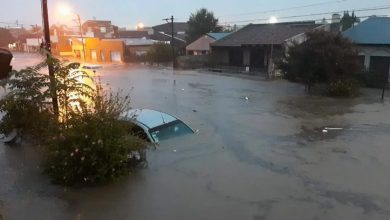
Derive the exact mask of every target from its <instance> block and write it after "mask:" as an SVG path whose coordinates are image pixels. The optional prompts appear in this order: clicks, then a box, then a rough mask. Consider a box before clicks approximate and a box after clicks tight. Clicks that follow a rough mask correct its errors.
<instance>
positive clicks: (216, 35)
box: [207, 32, 230, 40]
mask: <svg viewBox="0 0 390 220" xmlns="http://www.w3.org/2000/svg"><path fill="white" fill-rule="evenodd" d="M229 34H230V33H226V32H225V33H208V34H207V35H208V36H210V37H212V38H214V39H215V40H221V39H222V38H224V37H226V36H228V35H229Z"/></svg>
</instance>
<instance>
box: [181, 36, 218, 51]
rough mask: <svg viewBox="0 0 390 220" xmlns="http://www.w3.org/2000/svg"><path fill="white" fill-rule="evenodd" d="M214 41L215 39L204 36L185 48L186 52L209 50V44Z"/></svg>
mask: <svg viewBox="0 0 390 220" xmlns="http://www.w3.org/2000/svg"><path fill="white" fill-rule="evenodd" d="M214 41H215V38H213V37H210V36H209V35H208V34H206V35H203V36H202V37H200V38H199V39H197V40H196V41H194V42H192V43H191V44H189V45H188V46H187V47H186V50H210V43H213V42H214Z"/></svg>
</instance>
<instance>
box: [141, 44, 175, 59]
mask: <svg viewBox="0 0 390 220" xmlns="http://www.w3.org/2000/svg"><path fill="white" fill-rule="evenodd" d="M147 59H148V61H149V62H150V63H167V62H171V61H172V48H171V46H170V45H169V44H164V43H156V44H154V45H153V46H152V47H151V48H150V49H149V51H148V54H147Z"/></svg>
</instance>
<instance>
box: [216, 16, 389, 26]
mask: <svg viewBox="0 0 390 220" xmlns="http://www.w3.org/2000/svg"><path fill="white" fill-rule="evenodd" d="M375 16H376V17H387V15H375ZM370 17H372V15H367V16H356V18H359V19H363V18H370ZM332 20H333V19H332V18H322V19H310V20H296V21H293V22H294V23H299V22H302V23H304V22H322V21H332ZM282 23H283V22H282ZM221 26H227V27H231V25H229V24H226V25H221ZM240 26H241V27H243V26H245V25H240Z"/></svg>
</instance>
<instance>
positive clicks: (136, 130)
mask: <svg viewBox="0 0 390 220" xmlns="http://www.w3.org/2000/svg"><path fill="white" fill-rule="evenodd" d="M130 132H131V133H132V134H133V135H135V136H137V137H139V138H141V139H143V140H145V141H148V142H150V140H149V138H148V135H147V134H146V133H145V131H144V129H142V128H141V127H140V126H138V125H136V124H134V126H133V127H131V130H130Z"/></svg>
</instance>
